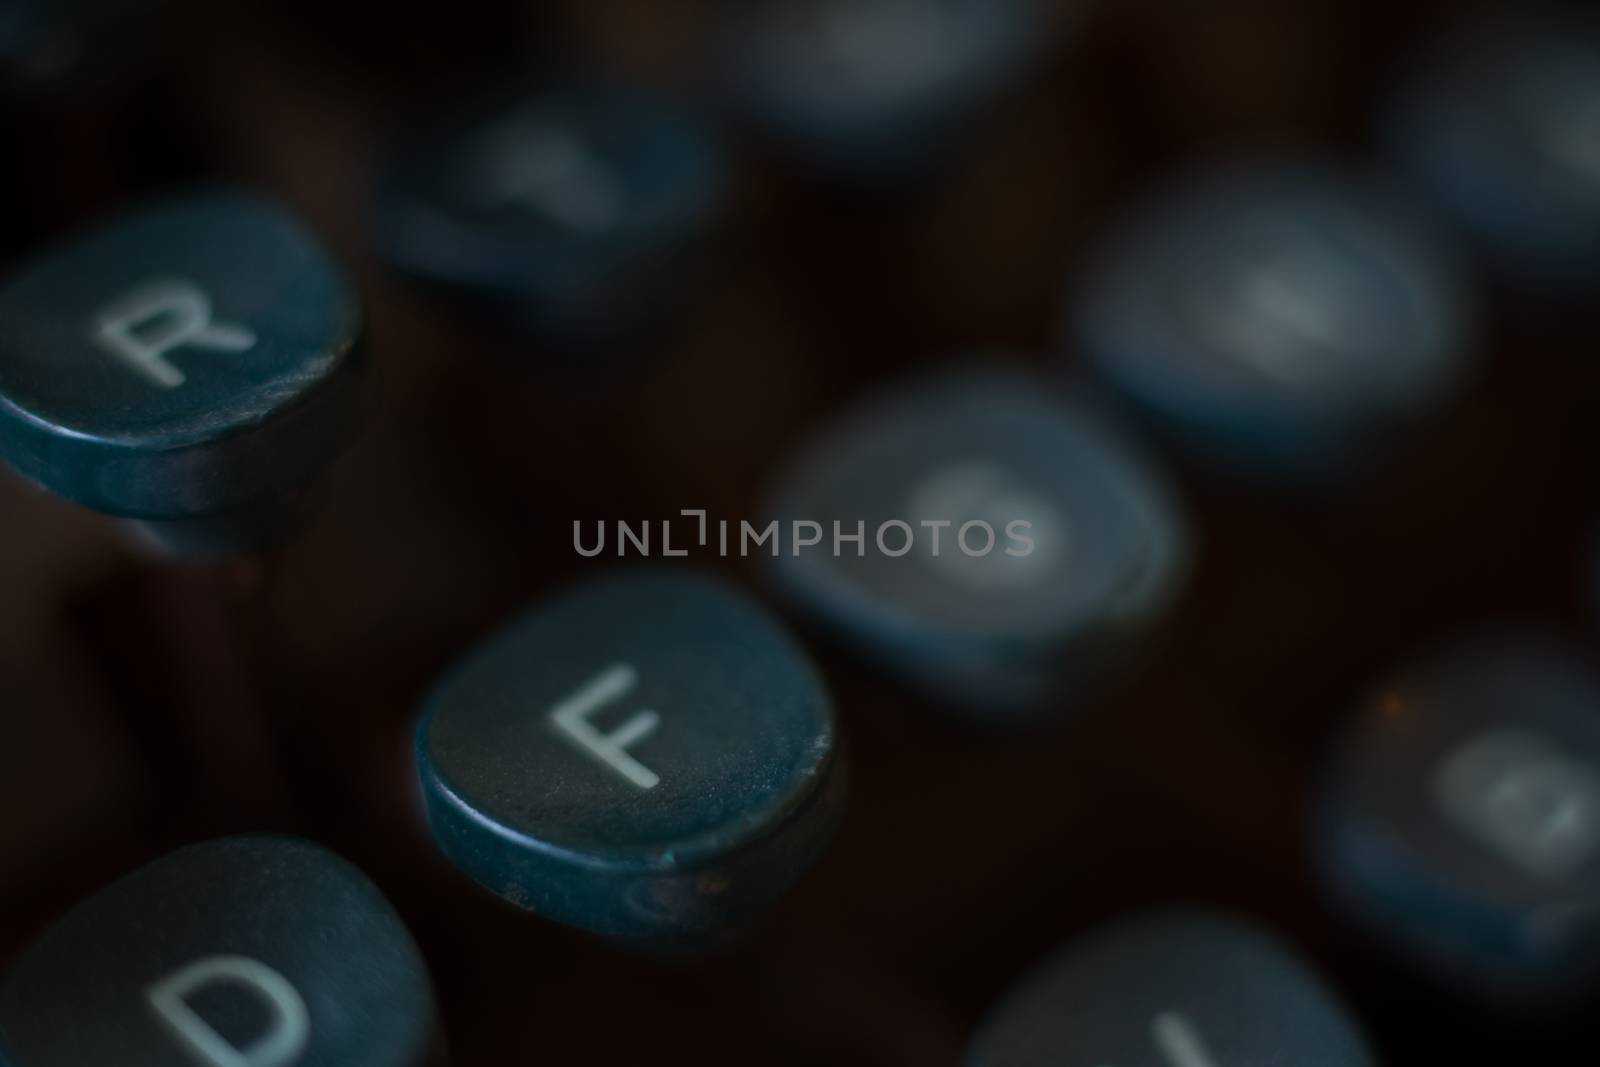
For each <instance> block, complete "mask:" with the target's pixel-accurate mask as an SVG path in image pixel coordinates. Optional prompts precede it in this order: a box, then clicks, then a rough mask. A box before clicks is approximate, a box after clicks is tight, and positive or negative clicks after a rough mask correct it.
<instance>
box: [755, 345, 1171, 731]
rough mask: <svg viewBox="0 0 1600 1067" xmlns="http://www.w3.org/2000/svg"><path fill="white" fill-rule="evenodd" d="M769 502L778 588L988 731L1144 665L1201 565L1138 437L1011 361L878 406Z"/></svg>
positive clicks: (873, 403) (861, 410)
mask: <svg viewBox="0 0 1600 1067" xmlns="http://www.w3.org/2000/svg"><path fill="white" fill-rule="evenodd" d="M763 510H764V514H765V515H766V516H767V517H769V518H773V519H776V520H777V521H778V523H779V531H780V532H781V534H782V537H783V541H782V543H774V544H773V545H772V546H771V548H770V549H768V548H764V547H760V546H751V545H748V544H747V545H744V546H742V548H741V551H744V552H745V553H746V554H748V555H753V556H758V557H759V562H761V563H762V565H763V566H764V567H766V568H767V570H768V573H769V574H770V575H771V576H772V578H773V580H774V583H775V584H776V586H777V587H778V589H779V590H780V591H782V592H783V593H784V594H786V595H787V596H788V597H789V598H790V599H791V600H792V601H793V602H794V603H795V604H796V605H798V606H799V607H800V608H801V609H803V610H804V611H806V612H807V613H808V614H810V615H812V616H814V617H815V618H817V619H818V620H820V621H821V622H822V623H824V624H825V625H827V626H828V627H830V628H831V629H832V630H834V631H835V632H836V633H837V634H838V635H839V636H840V637H841V638H843V639H844V640H845V642H846V643H847V645H848V647H849V648H850V650H851V651H853V652H858V653H860V654H862V655H864V656H868V657H871V658H872V659H875V660H877V661H878V662H880V663H882V664H883V665H884V666H885V667H886V668H888V669H889V670H892V671H894V672H895V673H897V674H899V675H901V676H903V677H904V678H905V679H906V680H907V681H909V682H911V683H912V684H914V685H917V686H918V687H920V688H921V689H923V690H924V691H926V692H927V693H929V694H931V695H932V696H933V697H934V698H935V699H937V700H938V701H940V702H941V703H942V704H945V705H953V706H957V707H959V708H960V709H962V710H964V711H967V712H970V713H971V714H972V715H974V716H976V717H978V718H980V719H982V720H983V721H985V722H989V723H997V722H1003V721H1010V720H1015V719H1018V718H1024V717H1030V716H1034V715H1037V714H1038V713H1040V712H1048V711H1051V710H1055V709H1058V708H1064V707H1067V706H1070V705H1071V704H1072V703H1073V702H1074V701H1075V700H1077V699H1080V698H1082V697H1083V696H1084V695H1085V694H1087V693H1089V692H1091V691H1093V690H1094V689H1095V688H1097V687H1098V686H1099V685H1100V684H1101V683H1102V682H1103V681H1105V680H1106V679H1108V678H1109V677H1110V676H1111V675H1113V674H1114V673H1115V672H1116V668H1118V667H1119V666H1123V665H1125V664H1126V663H1127V662H1128V661H1129V660H1130V659H1132V658H1135V657H1136V655H1137V653H1138V651H1139V650H1140V649H1141V648H1143V647H1144V646H1145V645H1146V643H1147V638H1148V637H1149V636H1150V635H1151V634H1152V632H1153V631H1154V630H1155V629H1156V628H1157V627H1158V625H1159V623H1160V622H1161V621H1162V620H1163V619H1164V617H1165V616H1166V614H1167V610H1168V608H1169V607H1170V606H1171V605H1172V603H1173V601H1174V600H1175V598H1176V597H1177V595H1178V593H1179V591H1180V590H1181V588H1182V586H1183V584H1184V579H1185V577H1186V576H1187V573H1188V565H1189V558H1190V547H1189V536H1188V528H1187V524H1186V522H1185V520H1184V519H1183V516H1182V513H1181V510H1180V508H1179V506H1178V503H1177V499H1176V496H1175V494H1174V493H1173V491H1172V489H1171V487H1170V485H1169V484H1168V481H1167V478H1166V476H1165V474H1164V473H1163V472H1162V470H1161V468H1160V466H1159V465H1158V464H1156V463H1154V462H1153V461H1152V460H1151V458H1150V456H1149V455H1148V454H1147V452H1146V450H1145V449H1144V448H1142V447H1141V446H1140V445H1139V443H1138V442H1137V441H1136V440H1135V439H1133V438H1132V437H1130V436H1129V435H1128V434H1127V433H1126V432H1125V431H1124V430H1122V429H1121V428H1120V427H1119V426H1118V425H1117V424H1116V422H1115V421H1114V420H1112V419H1110V418H1108V417H1107V416H1106V414H1105V413H1104V412H1102V411H1100V410H1098V409H1097V408H1096V406H1095V405H1094V404H1093V403H1091V402H1089V401H1088V400H1087V399H1086V398H1084V397H1082V396H1071V395H1055V394H1054V392H1053V390H1052V389H1051V388H1050V387H1049V385H1048V384H1047V383H1045V382H1043V381H1040V380H1037V379H1036V378H1034V377H1032V376H1029V375H1027V374H1025V373H1022V372H1020V371H1008V370H1003V369H998V368H996V369H984V370H976V369H974V370H971V371H966V372H961V373H952V374H947V375H945V376H943V377H939V378H935V379H933V380H929V381H926V382H920V383H917V384H915V385H913V386H909V387H905V388H902V389H898V390H892V391H889V392H887V393H885V394H883V395H881V396H878V397H875V398H873V399H871V400H867V401H865V402H863V403H862V404H860V405H859V406H858V407H856V408H855V409H854V410H851V411H849V412H847V413H846V414H845V415H843V416H842V417H841V418H840V419H838V420H837V421H836V422H834V423H833V424H831V425H828V426H825V427H823V428H822V429H821V430H820V431H819V432H818V433H816V434H815V435H814V436H813V437H812V438H811V439H809V440H808V441H806V442H805V443H804V444H803V445H802V446H801V447H800V448H799V449H798V450H797V451H796V453H795V454H794V455H793V456H792V457H791V459H790V460H789V462H788V463H787V464H786V465H785V466H784V467H783V469H782V470H781V471H780V472H779V474H778V477H777V478H776V479H775V481H774V484H773V486H772V488H771V490H770V492H769V498H768V501H767V503H766V505H765V507H764V509H763ZM797 530H798V531H799V533H798V535H796V534H795V533H794V531H797ZM802 542H806V543H802Z"/></svg>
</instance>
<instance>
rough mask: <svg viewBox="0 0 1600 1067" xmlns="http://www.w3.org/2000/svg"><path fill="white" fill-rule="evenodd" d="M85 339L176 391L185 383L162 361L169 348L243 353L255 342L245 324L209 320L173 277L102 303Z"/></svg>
mask: <svg viewBox="0 0 1600 1067" xmlns="http://www.w3.org/2000/svg"><path fill="white" fill-rule="evenodd" d="M140 327H143V329H142V330H141V329H140ZM89 336H90V338H91V339H92V340H93V341H95V343H97V344H98V345H99V346H100V347H101V348H104V349H105V350H106V351H108V352H110V353H111V354H112V355H114V356H116V357H117V358H118V359H120V360H122V361H123V362H124V363H126V364H128V366H130V367H132V368H133V369H134V370H136V371H138V372H139V373H140V374H142V375H144V376H145V377H146V378H149V379H150V380H151V381H152V382H154V383H155V384H156V385H158V386H160V387H161V388H163V389H176V388H177V387H178V386H180V385H182V384H183V383H184V381H185V377H184V373H183V371H181V370H179V369H178V368H177V367H176V366H175V365H174V364H173V363H172V361H171V360H169V359H167V353H168V352H171V351H172V350H173V349H175V348H181V347H182V346H183V345H193V346H195V347H196V348H210V349H214V350H215V351H218V352H243V351H246V350H247V349H249V348H251V347H252V346H254V345H255V343H256V335H255V333H254V331H252V330H251V329H250V328H249V327H248V326H240V325H237V324H235V323H231V322H212V321H211V301H210V299H209V298H208V297H207V296H206V294H205V293H204V292H203V291H202V290H201V289H200V287H199V286H197V285H194V284H191V283H190V282H185V281H180V280H178V279H176V278H162V279H159V280H157V281H152V282H147V283H146V284H144V285H141V286H140V287H139V288H137V289H135V290H133V291H132V292H130V293H127V294H126V295H124V296H122V297H120V298H118V299H117V300H114V301H112V302H111V303H110V304H107V305H106V306H105V307H103V308H101V309H100V310H99V312H97V313H96V314H95V322H94V329H93V330H92V331H91V332H90V334H89Z"/></svg>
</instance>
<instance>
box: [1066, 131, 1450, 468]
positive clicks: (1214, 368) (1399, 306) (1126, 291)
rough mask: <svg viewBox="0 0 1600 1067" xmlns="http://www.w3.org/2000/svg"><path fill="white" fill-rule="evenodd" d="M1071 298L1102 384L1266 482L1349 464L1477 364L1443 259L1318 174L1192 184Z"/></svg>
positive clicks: (1310, 166)
mask: <svg viewBox="0 0 1600 1067" xmlns="http://www.w3.org/2000/svg"><path fill="white" fill-rule="evenodd" d="M1078 297H1079V299H1078V300H1077V302H1076V303H1075V304H1074V306H1073V307H1072V309H1071V311H1070V314H1071V316H1072V319H1073V322H1072V326H1073V328H1074V329H1075V331H1076V335H1077V339H1079V340H1081V341H1082V343H1083V344H1084V346H1085V349H1086V351H1087V354H1088V356H1089V358H1090V359H1091V360H1092V361H1093V363H1094V365H1095V367H1096V369H1097V370H1098V371H1099V372H1100V373H1101V375H1102V376H1103V377H1104V378H1106V379H1107V380H1109V382H1110V383H1111V384H1112V385H1113V386H1114V387H1116V388H1117V389H1118V390H1119V391H1120V392H1121V393H1122V394H1123V395H1124V396H1125V397H1126V398H1127V399H1128V400H1130V401H1131V402H1132V404H1133V405H1134V406H1135V407H1136V408H1138V409H1140V410H1141V411H1143V412H1144V413H1145V414H1147V415H1149V416H1150V417H1152V419H1153V420H1154V421H1155V422H1157V423H1158V424H1159V425H1161V426H1162V427H1163V428H1164V429H1165V430H1166V431H1167V432H1168V433H1169V434H1170V435H1171V437H1172V438H1174V440H1175V443H1176V444H1177V445H1178V446H1180V447H1182V448H1183V449H1184V451H1185V452H1188V453H1191V454H1193V455H1195V456H1197V457H1200V458H1202V459H1203V460H1206V461H1209V462H1211V463H1213V464H1215V465H1218V466H1223V467H1227V468H1230V469H1234V470H1236V471H1239V472H1242V473H1246V474H1249V475H1252V476H1256V477H1261V478H1264V479H1266V480H1269V481H1278V482H1294V481H1301V482H1303V481H1306V480H1311V481H1316V480H1318V479H1320V478H1326V477H1334V476H1337V475H1339V474H1342V473H1345V472H1347V471H1349V470H1351V469H1353V468H1357V467H1359V466H1360V461H1361V460H1362V459H1364V458H1368V457H1370V456H1371V455H1373V454H1375V453H1377V452H1379V451H1380V450H1381V448H1382V446H1383V445H1384V444H1386V443H1387V442H1388V441H1389V439H1390V438H1392V437H1393V436H1394V435H1395V434H1396V432H1397V431H1399V430H1400V429H1402V428H1403V427H1405V426H1406V425H1407V424H1410V423H1412V422H1414V421H1416V420H1417V419H1418V418H1419V417H1420V416H1422V415H1423V414H1425V413H1426V412H1428V411H1429V410H1431V409H1433V408H1436V407H1438V406H1439V405H1440V404H1441V403H1442V401H1444V400H1445V399H1446V398H1447V397H1448V396H1449V395H1450V393H1451V392H1452V389H1453V387H1455V386H1456V385H1457V383H1458V381H1459V380H1460V379H1461V378H1462V377H1463V375H1464V373H1465V371H1466V369H1467V366H1468V363H1469V355H1470V348H1471V340H1472V337H1471V334H1472V329H1471V323H1470V321H1469V307H1468V303H1467V294H1466V293H1465V291H1464V283H1463V280H1462V279H1461V277H1460V276H1459V275H1458V274H1457V271H1456V267H1455V265H1454V264H1453V262H1452V261H1451V260H1450V259H1449V258H1448V256H1447V255H1446V254H1445V253H1444V252H1443V251H1442V250H1441V249H1440V248H1439V247H1436V245H1435V244H1434V243H1433V242H1432V239H1431V237H1430V236H1429V235H1428V234H1427V233H1426V232H1425V229H1424V228H1423V226H1422V224H1421V222H1420V221H1419V220H1418V219H1416V218H1414V217H1413V216H1412V215H1410V214H1409V213H1408V212H1407V211H1406V210H1405V209H1404V208H1403V207H1402V206H1400V204H1399V203H1398V202H1396V201H1394V200H1391V199H1390V198H1389V197H1388V196H1387V195H1386V194H1385V193H1383V192H1382V191H1380V190H1378V189H1376V188H1369V187H1367V186H1366V185H1364V184H1362V183H1361V182H1360V181H1359V180H1358V179H1355V178H1350V177H1345V176H1342V175H1340V174H1339V173H1338V172H1337V171H1335V170H1332V169H1330V168H1327V167H1324V166H1322V165H1320V164H1317V163H1312V162H1294V161H1286V160H1280V161H1262V162H1258V163H1256V164H1254V165H1239V166H1232V167H1225V168H1221V169H1218V170H1216V171H1213V172H1209V173H1206V174H1204V175H1202V176H1199V177H1196V178H1193V179H1191V180H1190V182H1189V183H1188V184H1187V185H1184V186H1182V187H1180V188H1178V189H1177V190H1175V191H1174V192H1172V193H1170V194H1168V195H1166V196H1164V197H1162V198H1161V199H1159V201H1158V202H1157V203H1155V204H1153V205H1152V206H1150V207H1148V208H1147V209H1146V210H1144V211H1143V212H1142V213H1141V214H1140V215H1138V217H1137V218H1136V219H1135V220H1134V221H1133V222H1132V223H1131V224H1130V225H1128V226H1127V227H1126V228H1124V229H1122V230H1120V231H1119V232H1118V233H1117V234H1116V235H1114V236H1113V238H1112V240H1111V242H1110V244H1109V245H1108V246H1107V248H1106V249H1105V250H1104V251H1103V253H1102V255H1101V257H1100V258H1099V260H1098V262H1096V263H1095V264H1094V269H1093V272H1092V273H1091V275H1090V276H1089V277H1088V279H1087V280H1086V283H1085V284H1084V285H1083V286H1082V289H1081V291H1080V292H1079V293H1078Z"/></svg>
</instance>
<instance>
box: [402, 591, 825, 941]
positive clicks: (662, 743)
mask: <svg viewBox="0 0 1600 1067" xmlns="http://www.w3.org/2000/svg"><path fill="white" fill-rule="evenodd" d="M416 751H417V766H418V771H419V773H420V775H421V779H422V787H423V794H424V797H425V799H426V805H427V812H428V818H429V822H430V824H431V826H432V829H433V835H434V837H435V839H436V840H437V842H438V844H439V847H440V848H441V849H442V850H443V851H444V854H445V855H446V856H447V857H449V859H450V860H451V861H452V862H453V863H455V864H456V866H458V867H459V868H461V870H462V871H464V872H465V873H466V874H467V875H469V876H470V877H472V878H473V879H475V880H476V881H477V882H479V883H481V884H482V885H483V886H484V887H485V888H487V889H489V890H491V891H492V892H495V893H497V894H499V895H500V896H502V897H504V898H506V899H507V900H509V901H511V902H512V903H514V904H517V905H519V906H521V907H524V908H527V909H529V910H530V911H533V912H535V913H537V914H539V915H542V916H544V917H546V918H550V919H555V920H557V921H559V922H563V923H568V924H570V925H573V926H577V927H581V928H583V929H586V930H590V931H593V932H595V933H599V934H602V935H606V936H609V937H614V938H618V939H623V940H632V941H635V942H643V941H653V942H657V943H658V944H662V945H665V944H669V943H672V944H673V947H677V946H678V945H684V946H688V947H693V945H694V943H695V942H697V941H700V940H701V939H706V938H711V937H712V936H713V935H717V936H722V935H725V934H726V933H728V932H729V931H734V930H737V929H738V928H739V927H741V926H742V925H744V924H745V922H746V921H748V920H750V919H752V918H753V917H754V916H755V915H756V914H758V913H759V912H760V911H761V910H763V909H764V908H765V907H766V906H767V905H769V904H771V903H772V902H773V900H774V899H776V898H777V897H778V896H779V895H780V894H781V893H782V892H783V891H784V890H785V889H787V888H788V887H789V885H790V884H791V883H792V882H794V880H795V879H796V878H797V877H798V876H799V875H800V873H801V872H802V871H804V870H805V869H806V868H807V867H809V866H810V865H811V863H812V861H813V860H814V859H815V858H816V857H817V856H818V854H819V853H820V852H821V850H822V849H823V847H824V845H825V844H826V842H827V840H828V839H829V837H830V836H831V834H832V831H833V827H834V824H835V822H836V821H837V818H838V814H839V805H840V796H839V793H840V789H839V785H840V775H839V773H838V772H837V771H836V770H835V768H834V763H835V754H834V728H833V716H832V711H831V710H830V705H829V699H828V696H827V694H826V692H824V690H823V686H822V682H821V680H820V679H819V678H818V676H817V673H816V671H815V670H814V669H813V668H812V666H811V664H810V662H809V661H808V660H807V658H806V656H805V655H804V653H803V652H802V651H801V650H800V649H799V648H798V647H796V646H795V645H794V643H793V642H792V641H791V640H790V639H789V638H788V637H787V636H786V635H785V634H784V632H783V631H782V630H781V629H780V628H779V627H778V625H777V624H776V623H775V622H774V621H773V620H772V619H771V618H770V617H769V616H768V615H767V613H766V612H765V611H763V610H762V609H761V608H759V607H758V606H757V605H755V604H754V603H752V602H751V601H749V600H747V599H746V598H745V597H744V596H743V595H741V594H739V593H737V592H735V591H734V590H732V589H731V588H728V587H726V586H724V585H722V584H720V583H719V582H716V581H713V580H711V579H708V578H704V577H699V576H696V575H693V574H687V573H679V572H666V571H646V572H640V573H634V574H624V575H621V576H617V577H612V578H606V579H602V580H598V581H595V582H593V583H591V584H588V585H585V586H583V587H581V588H579V589H577V590H576V591H574V592H572V593H569V594H568V595H566V596H564V597H562V598H561V599H559V600H557V601H555V602H553V603H551V604H548V605H545V606H541V607H539V608H537V609H535V610H534V611H533V612H531V613H530V614H528V615H527V616H525V617H524V618H522V619H520V620H518V621H516V622H515V623H513V624H512V625H511V626H509V627H508V628H506V629H505V630H504V631H503V632H501V633H500V634H498V635H496V636H495V637H493V638H491V639H490V640H488V641H487V642H486V643H485V644H484V645H483V646H482V647H480V648H479V649H478V650H476V651H475V652H473V653H472V654H471V655H469V656H468V657H467V659H466V661H465V662H464V663H462V664H461V665H460V666H458V667H457V668H456V669H455V670H454V672H453V673H451V674H450V676H449V677H447V678H446V679H445V680H444V682H443V683H442V684H440V686H439V687H438V688H437V690H435V692H434V693H433V695H432V696H431V697H430V698H429V699H428V702H427V705H426V708H425V710H424V715H423V719H422V723H421V726H420V728H419V729H418V733H417V750H416Z"/></svg>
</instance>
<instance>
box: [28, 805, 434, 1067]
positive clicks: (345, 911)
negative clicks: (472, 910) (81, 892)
mask: <svg viewBox="0 0 1600 1067" xmlns="http://www.w3.org/2000/svg"><path fill="white" fill-rule="evenodd" d="M0 1048H3V1049H4V1053H3V1057H4V1058H5V1060H6V1062H7V1063H8V1065H9V1067H82V1065H84V1064H90V1063H94V1064H117V1065H118V1067H423V1065H429V1067H436V1065H437V1064H440V1063H442V1062H443V1042H442V1040H441V1039H440V1036H439V1031H438V1023H437V1018H436V1013H435V1009H434V1003H433V992H432V986H431V983H430V981H429V978H428V974H427V971H426V970H425V968H424V965H423V961H422V957H421V955H420V954H419V953H418V951H417V948H416V946H415V945H414V944H413V943H412V940H411V936H410V934H409V933H407V931H406V929H405V927H404V926H402V925H401V922H400V918H399V916H398V915H396V914H395V912H394V910H393V908H391V907H390V906H389V903H388V902H387V901H386V900H384V899H383V897H382V896H381V895H380V894H379V892H378V890H377V888H376V887H375V886H373V884H372V883H371V882H369V881H368V880H367V878H366V877H365V876H364V875H363V874H361V873H360V872H359V871H357V870H356V869H355V868H354V867H352V866H351V865H350V864H348V863H346V862H345V861H344V860H342V859H340V858H339V857H337V856H335V855H333V854H332V853H330V852H327V851H326V850H324V849H322V848H320V847H318V846H316V845H313V844H311V843H310V842H307V841H301V840H297V839H293V838H283V837H264V836H263V837H234V838H225V839H220V840H216V841H210V842H206V843H204V844H200V845H194V846H191V847H188V848H185V849H182V850H180V851H178V852H175V853H172V854H171V855H169V856H167V857H165V858H163V859H161V860H158V861H156V862H155V863H152V864H150V865H149V866H147V867H144V868H142V869H141V870H138V871H135V872H134V873H133V874H131V875H129V876H127V877H125V878H123V879H122V880H121V881H118V882H116V883H114V884H112V885H111V886H109V887H107V888H106V889H103V890H101V891H100V892H99V893H97V894H96V895H94V896H93V897H91V898H89V899H88V900H87V901H85V902H83V903H82V904H79V905H78V906H77V907H76V908H75V909H73V910H72V911H71V912H69V913H68V914H67V915H66V917H65V918H63V919H62V920H61V921H60V922H58V923H57V924H56V925H55V926H53V927H51V928H50V929H49V930H47V931H45V933H44V934H43V935H42V936H41V937H40V938H39V939H38V940H37V941H36V942H35V943H34V944H33V945H32V946H31V947H30V948H28V949H27V950H26V951H25V952H24V953H23V954H22V956H21V957H20V958H19V959H18V960H17V962H16V964H15V965H14V966H13V968H12V969H11V971H10V973H9V974H8V976H7V978H6V981H5V983H4V985H3V986H0Z"/></svg>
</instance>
